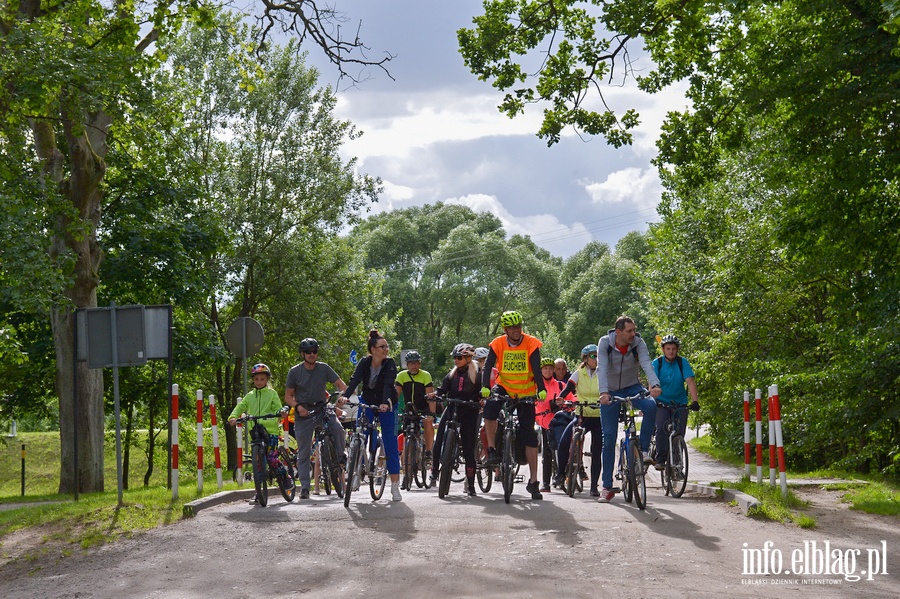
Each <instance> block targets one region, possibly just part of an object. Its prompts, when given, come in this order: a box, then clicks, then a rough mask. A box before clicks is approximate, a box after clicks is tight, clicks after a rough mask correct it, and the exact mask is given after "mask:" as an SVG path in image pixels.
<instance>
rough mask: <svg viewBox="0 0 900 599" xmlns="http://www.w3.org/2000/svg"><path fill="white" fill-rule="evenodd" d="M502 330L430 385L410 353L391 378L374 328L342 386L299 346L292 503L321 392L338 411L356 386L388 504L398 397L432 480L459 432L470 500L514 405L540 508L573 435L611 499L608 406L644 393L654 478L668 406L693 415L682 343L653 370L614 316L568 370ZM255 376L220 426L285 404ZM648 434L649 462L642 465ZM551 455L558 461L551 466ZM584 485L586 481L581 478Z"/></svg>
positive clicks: (594, 484)
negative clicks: (380, 453)
mask: <svg viewBox="0 0 900 599" xmlns="http://www.w3.org/2000/svg"><path fill="white" fill-rule="evenodd" d="M501 325H502V327H503V334H502V335H500V336H498V337H496V338H495V339H494V340H493V341H491V342H490V344H489V345H488V347H487V348H483V347H479V348H475V347H474V346H473V345H471V344H469V343H459V344H457V345H456V346H455V347H454V348H453V352H452V358H453V361H454V366H453V368H452V369H451V370H450V371H449V372H448V373H447V375H446V376H445V377H444V378H443V379H442V381H441V383H440V384H439V385H438V386H437V387H435V385H434V381H433V380H432V378H431V374H430V373H428V372H427V371H425V370H422V368H421V362H422V358H421V355H419V354H418V352H415V351H411V352H409V353H408V354H407V356H406V365H407V370H403V371H402V372H399V373H398V371H397V366H396V363H395V362H394V360H393V359H392V358H391V357H390V356H389V352H390V349H389V345H388V343H387V341H386V340H385V339H384V337H383V336H381V335H380V334H379V333H378V331H377V330H372V331H371V332H370V334H369V340H368V344H367V349H368V353H367V355H366V357H364V358H363V359H361V360H360V361H359V362H358V363H357V364H356V368H355V370H354V372H353V375H352V376H351V378H350V381H349V383H346V384H345V383H344V381H342V380H341V378H340V377H339V376H338V374H337V373H336V372H335V371H334V369H333V368H332V367H331V366H329V365H328V364H326V363H324V362H320V361H318V350H319V344H318V342H317V341H316V340H315V339H312V338H307V339H304V340H303V341H302V342H301V344H300V350H301V352H302V361H301V362H300V363H299V364H298V365H296V366H294V367H293V368H291V369H290V371H289V373H288V377H287V381H286V384H285V396H284V403H285V404H286V405H287V406H290V407H293V408H294V409H295V423H294V434H295V436H296V439H297V443H298V452H297V470H298V472H299V482H300V498H301V499H306V498H308V497H309V491H310V453H311V446H312V437H313V430H314V428H315V422H314V420H313V419H312V418H311V417H310V413H311V412H312V411H315V409H316V408H317V407H321V406H322V405H324V404H325V403H326V402H327V401H328V398H329V394H328V391H327V385H328V384H331V385H333V386H334V387H335V388H336V389H337V390H338V391H339V392H340V395H339V396H338V399H337V401H336V402H335V405H336V406H337V407H341V406H343V405H344V404H345V403H347V402H348V401H349V400H350V399H351V398H352V397H353V396H354V393H355V392H356V390H357V388H360V392H359V408H360V410H366V417H367V418H368V419H369V420H374V419H375V417H376V416H377V420H378V421H379V422H380V425H381V435H382V437H383V442H384V454H385V461H386V466H387V474H388V476H389V477H390V480H391V498H392V499H393V500H394V501H400V500H402V494H401V486H400V482H399V479H400V469H401V460H400V451H399V448H398V442H397V429H398V427H397V412H398V405H397V404H398V401H397V400H398V399H399V398H402V399H403V400H404V402H405V410H406V412H407V413H408V414H412V415H414V416H416V417H422V423H423V429H424V446H425V453H424V456H425V459H426V461H430V462H431V464H432V466H431V477H432V481H433V480H434V479H435V478H436V477H437V476H438V471H439V460H438V459H433V457H432V456H439V455H440V451H441V446H442V442H443V439H444V437H445V423H446V422H454V423H458V431H459V439H460V443H461V446H460V447H461V452H462V455H463V460H464V462H465V480H466V492H467V494H468V495H471V496H474V495H475V494H476V492H475V483H474V480H475V473H476V468H477V466H478V460H479V459H483V462H484V465H485V466H490V467H493V466H496V465H498V464H499V463H500V454H499V451H498V448H497V430H498V418H500V416H501V409H503V407H504V405H507V406H508V405H514V406H515V407H514V409H515V412H516V414H517V416H518V430H517V431H516V432H517V437H518V442H519V444H520V445H521V446H524V456H522V460H521V463H523V464H524V463H527V464H528V468H529V479H528V484H527V485H526V490H527V491H528V493H529V494H530V495H531V498H532V499H533V500H540V499H542V498H543V495H542V492H547V491H550V484H551V479H552V483H553V485H554V486H556V487H559V488H562V486H563V477H564V476H565V467H566V464H567V463H568V461H569V459H568V458H569V455H568V454H569V445H570V440H571V438H572V432H573V429H574V428H575V427H576V426H580V427H581V429H583V431H584V432H587V433H590V434H591V444H590V453H591V457H592V459H591V468H590V470H591V472H590V476H589V478H590V494H591V496H592V497H596V498H597V500H598V501H600V502H609V501H610V500H611V499H612V498H613V496H614V495H615V491H614V488H613V467H614V462H615V453H616V437H617V434H618V424H619V411H620V405H619V403H617V402H615V401H614V400H613V398H624V397H633V396H635V395H639V394H640V395H641V398H639V399H635V400H634V401H633V405H634V408H635V409H638V410H640V411H641V412H643V416H644V418H643V422H644V425H643V426H642V427H641V431H640V448H641V450H642V455H644V456H646V457H645V458H644V462H645V464H646V465H655V466H656V467H657V469H660V470H662V469H663V468H664V465H665V462H666V460H667V459H668V456H667V451H668V445H667V443H666V440H665V437H664V436H665V434H666V431H665V425H666V423H667V422H668V421H669V419H670V417H671V416H672V414H673V412H674V414H675V416H676V418H677V420H676V423H677V427H676V428H677V431H678V434H680V435H684V432H685V428H686V426H687V417H686V411H685V410H676V408H677V407H679V406H687V405H688V394H690V398H691V404H690V409H692V410H697V409H699V403H698V395H697V387H696V384H695V381H694V372H693V369H692V368H691V366H690V364H689V363H688V361H687V360H686V359H684V358H683V357H681V356H679V355H678V351H679V349H680V346H681V342H680V341H679V339H678V338H677V337H675V336H673V335H666V336H665V337H663V338H662V340H661V342H660V345H661V346H662V350H663V355H662V356H660V357H659V358H657V359H656V360H653V361H652V362H651V359H650V355H649V350H648V348H647V344H646V343H645V342H644V340H643V339H642V338H641V336H640V335H639V334H638V333H637V330H636V326H635V323H634V321H633V320H632V319H631V318H629V317H627V316H621V317H619V318H618V319H617V320H616V323H615V327H614V328H613V329H610V330H609V331H608V333H607V334H606V335H604V336H603V337H601V338H600V340H599V341H598V343H597V344H589V345H586V346H585V347H584V348H583V349H582V351H581V364H580V365H579V367H578V368H577V369H576V370H575V371H574V372H571V373H570V372H569V371H568V368H567V365H566V363H565V360H562V359H557V360H553V359H550V358H542V357H541V354H540V348H541V346H542V342H541V341H540V340H539V339H537V338H536V337H534V336H532V335H528V334H526V333H524V332H523V330H522V316H521V314H520V313H518V312H515V311H508V312H504V313H503V314H502V315H501ZM601 364H603V365H601ZM639 371H643V373H644V376H645V377H646V379H647V383H648V385H649V391H647V389H645V388H644V386H643V385H642V384H641V382H640V379H639ZM252 374H253V383H254V387H255V389H254V390H253V391H251V392H250V393H248V394H247V396H246V397H245V398H243V399H242V400H241V402H239V403H238V405H237V406H236V407H235V409H234V411H233V412H232V413H231V416H230V417H229V420H230V422H231V423H232V424H234V422H235V419H236V418H237V417H238V416H239V415H240V414H242V413H248V414H251V415H253V414H260V413H265V412H268V411H277V410H278V409H280V408H281V407H282V406H281V402H280V400H279V398H278V396H277V393H275V391H274V389H272V388H271V387H270V386H269V379H270V377H271V373H270V372H269V369H268V367H266V366H265V365H264V364H258V365H256V366H254V368H253V371H252ZM576 398H577V400H578V404H579V409H578V412H577V413H575V412H573V409H572V405H573V402H572V401H570V400H574V399H576ZM442 399H443V400H446V401H444V402H443V403H445V404H446V406H445V407H444V410H443V413H442V415H441V417H440V424H439V426H438V427H437V431H435V427H434V421H435V417H436V416H437V409H438V405H439V401H440V400H442ZM658 406H659V408H658ZM479 420H483V433H484V434H483V435H482V436H481V439H482V440H486V452H485V455H484V456H477V455H476V445H477V441H478V439H479ZM536 423H537V424H538V425H539V426H540V431H541V436H542V438H541V439H539V436H538V433H537V431H536V429H535V424H536ZM265 426H266V428H267V429H268V431H269V433H270V435H271V436H270V446H272V447H274V445H275V442H276V441H277V436H276V435H277V426H278V425H277V423H274V422H273V423H272V424H268V423H267V424H266V425H265ZM327 426H328V427H330V428H331V430H332V436H333V438H334V439H336V440H337V441H338V442H337V447H336V450H337V454H338V456H340V460H341V464H343V463H344V462H345V461H346V457H345V456H344V444H343V440H344V432H343V428H342V426H341V424H340V422H339V421H338V420H337V418H336V417H335V416H334V414H330V416H329V417H328V422H327ZM455 426H457V425H456V424H455ZM581 429H580V430H581ZM435 432H436V437H435ZM654 432H655V435H656V443H655V444H656V454H655V455H654V456H651V455H650V447H651V441H653V438H654ZM579 434H581V433H579ZM541 441H542V442H543V448H544V449H543V456H544V459H543V469H542V473H541V474H542V477H541V479H542V480H541V482H539V481H538V453H539V445H540V444H541ZM552 448H555V452H556V455H555V457H556V467H555V469H554V466H553V459H552V457H553V456H552V455H551V452H552V451H553V449H552ZM582 476H585V477H586V476H587V475H586V473H584V474H582ZM601 485H602V486H601ZM403 490H408V489H407V488H404V489H403Z"/></svg>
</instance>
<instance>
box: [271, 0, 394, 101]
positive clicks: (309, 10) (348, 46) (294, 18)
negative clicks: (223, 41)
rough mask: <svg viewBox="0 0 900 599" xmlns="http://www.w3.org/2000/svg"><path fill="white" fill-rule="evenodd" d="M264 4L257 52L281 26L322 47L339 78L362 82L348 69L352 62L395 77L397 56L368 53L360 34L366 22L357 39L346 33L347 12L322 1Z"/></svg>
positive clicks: (285, 30)
mask: <svg viewBox="0 0 900 599" xmlns="http://www.w3.org/2000/svg"><path fill="white" fill-rule="evenodd" d="M320 4H321V6H320ZM263 7H264V10H263V14H262V15H261V16H259V17H258V18H257V20H258V21H259V23H260V26H261V29H262V33H261V34H260V41H259V46H258V47H257V51H259V50H261V49H262V48H264V47H265V45H266V40H267V38H268V36H269V34H270V32H271V31H272V29H273V28H275V27H276V26H277V27H279V29H280V31H282V32H283V33H293V34H295V35H296V36H297V38H298V41H300V42H301V43H302V42H303V41H305V40H307V39H309V40H311V41H312V42H313V43H314V44H316V45H317V46H319V48H321V49H322V51H324V52H325V56H326V57H328V60H329V61H330V62H331V64H333V65H335V66H336V67H337V69H338V75H339V79H345V78H346V79H348V80H350V81H351V82H352V83H354V84H356V83H359V82H360V80H361V78H360V76H359V74H356V75H354V74H351V73H349V72H348V70H347V67H348V65H357V66H359V67H361V68H362V69H363V70H364V69H365V68H367V67H378V68H380V69H381V70H382V71H384V73H385V74H386V75H387V76H388V77H390V78H391V80H394V77H393V75H391V73H390V71H389V70H388V69H387V66H386V65H387V63H388V62H390V61H391V60H393V59H394V55H392V54H390V53H388V52H385V56H384V57H383V58H381V59H380V60H376V59H372V58H369V57H368V56H367V55H366V53H367V52H368V51H370V50H371V48H369V47H368V46H366V45H365V44H364V43H363V42H362V40H361V39H360V37H359V31H360V28H361V26H362V21H360V22H359V24H358V25H357V29H356V33H355V34H354V36H353V39H352V40H349V39H344V37H343V35H342V24H343V23H346V22H347V21H348V19H347V17H346V15H345V14H344V13H341V12H338V11H337V10H335V9H334V8H333V7H331V6H329V5H328V4H324V3H321V2H320V0H284V1H283V2H275V1H273V0H263Z"/></svg>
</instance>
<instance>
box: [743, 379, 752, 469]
mask: <svg viewBox="0 0 900 599" xmlns="http://www.w3.org/2000/svg"><path fill="white" fill-rule="evenodd" d="M752 452H753V451H752V449H751V448H750V392H749V391H744V476H746V477H747V478H750V454H751V453H752Z"/></svg>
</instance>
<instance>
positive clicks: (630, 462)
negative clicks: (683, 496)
mask: <svg viewBox="0 0 900 599" xmlns="http://www.w3.org/2000/svg"><path fill="white" fill-rule="evenodd" d="M645 397H647V394H646V393H645V392H643V391H642V392H641V393H638V394H637V395H632V396H630V397H613V398H611V399H610V401H611V402H619V403H620V404H621V408H620V409H619V422H622V423H623V425H624V429H625V434H624V435H623V436H622V439H620V440H619V466H618V470H617V472H616V479H618V480H620V481H621V484H622V493H623V494H624V496H625V501H627V502H628V503H631V500H632V498H633V499H634V501H635V503H636V504H637V506H638V509H641V510H642V509H644V508H645V507H646V506H647V483H646V481H645V480H644V457H643V454H641V443H640V440H638V438H637V425H636V423H635V417H634V413H635V409H634V408H633V407H632V405H631V402H632V401H634V400H636V399H644V398H645Z"/></svg>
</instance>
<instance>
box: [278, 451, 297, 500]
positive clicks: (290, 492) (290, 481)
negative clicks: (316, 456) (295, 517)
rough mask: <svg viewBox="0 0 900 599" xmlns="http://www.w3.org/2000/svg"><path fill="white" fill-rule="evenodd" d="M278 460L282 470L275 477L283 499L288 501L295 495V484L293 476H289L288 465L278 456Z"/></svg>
mask: <svg viewBox="0 0 900 599" xmlns="http://www.w3.org/2000/svg"><path fill="white" fill-rule="evenodd" d="M278 461H279V462H280V463H281V465H282V467H283V470H282V471H281V472H280V473H279V474H278V475H276V477H275V478H276V479H277V480H278V489H279V490H280V491H281V496H282V497H284V500H285V501H287V502H289V503H290V502H291V501H293V500H294V497H296V495H297V484H296V481H295V480H294V477H293V476H291V470H290V466H288V465H287V464H285V463H284V462H282V461H281V459H280V458H279V459H278Z"/></svg>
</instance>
